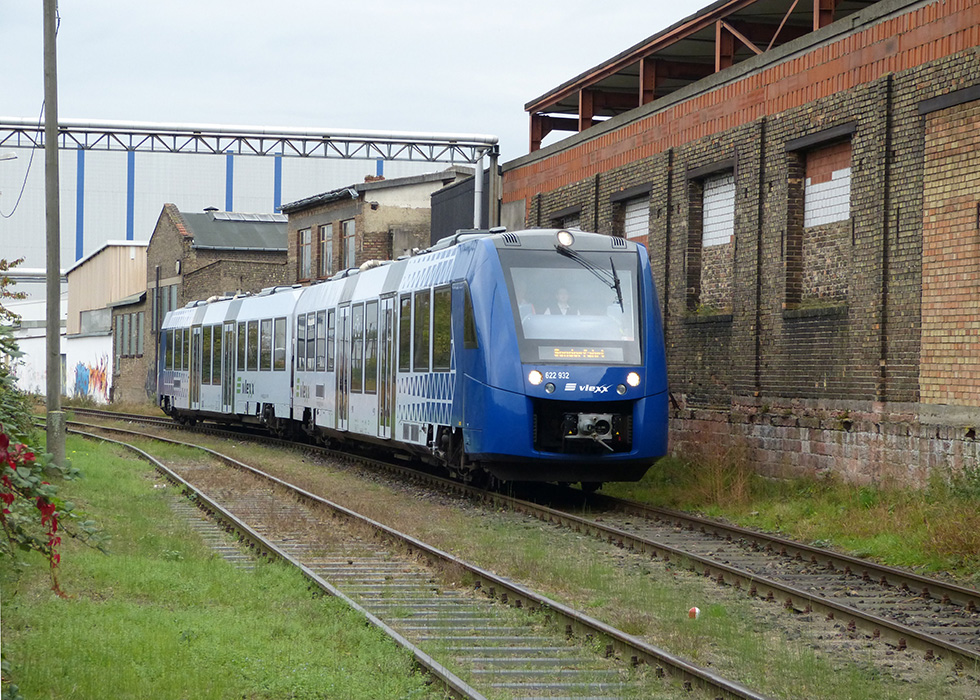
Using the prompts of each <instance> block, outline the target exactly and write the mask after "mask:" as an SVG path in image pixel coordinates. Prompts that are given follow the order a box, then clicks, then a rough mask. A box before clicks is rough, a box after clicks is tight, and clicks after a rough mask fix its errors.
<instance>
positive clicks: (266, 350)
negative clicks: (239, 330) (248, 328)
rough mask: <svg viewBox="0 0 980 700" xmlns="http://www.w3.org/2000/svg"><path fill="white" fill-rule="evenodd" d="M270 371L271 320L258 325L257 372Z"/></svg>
mask: <svg viewBox="0 0 980 700" xmlns="http://www.w3.org/2000/svg"><path fill="white" fill-rule="evenodd" d="M271 369H272V319H271V318H267V319H263V320H262V321H261V322H260V324H259V370H260V371H262V372H267V371H269V370H271Z"/></svg>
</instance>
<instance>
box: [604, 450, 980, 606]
mask: <svg viewBox="0 0 980 700" xmlns="http://www.w3.org/2000/svg"><path fill="white" fill-rule="evenodd" d="M603 493H608V494H610V495H613V496H620V497H623V498H631V499H634V500H638V501H643V502H646V503H652V504H654V505H660V506H667V507H671V508H677V509H681V510H691V511H699V512H702V513H705V514H706V515H709V516H714V517H721V518H724V519H726V520H729V521H730V522H735V523H737V524H739V525H744V526H746V527H752V528H757V529H761V530H765V531H768V532H779V533H783V534H785V535H786V536H788V537H791V538H793V539H797V540H800V541H803V542H810V543H814V544H817V545H820V546H827V547H834V548H837V549H840V550H841V551H845V552H847V553H851V554H855V555H857V556H863V557H871V558H873V559H875V560H877V561H880V562H883V563H886V564H890V565H893V566H906V567H910V568H913V569H915V570H917V571H919V572H921V573H925V574H927V575H951V576H954V577H956V578H958V579H959V580H961V581H963V582H964V583H965V584H966V585H970V586H974V587H976V586H980V468H978V469H973V470H971V469H967V470H965V471H964V472H963V473H961V474H955V475H954V474H946V475H937V476H935V477H934V478H933V480H932V481H931V482H930V483H929V484H928V486H927V487H926V488H925V489H921V490H913V489H910V488H898V487H895V486H890V485H888V484H880V485H864V486H858V485H854V484H846V483H843V482H841V481H839V480H837V479H835V478H834V477H833V476H826V477H821V478H801V479H787V480H776V479H767V478H763V477H761V476H759V475H757V474H755V473H754V472H753V471H752V469H751V467H750V466H749V464H748V461H747V459H746V458H745V454H744V449H742V448H739V447H735V448H731V449H728V450H725V451H720V452H714V453H712V452H706V453H702V454H699V455H694V456H693V457H692V458H691V459H690V461H682V460H679V459H674V458H666V459H662V460H661V461H660V462H658V463H657V464H656V465H655V466H654V467H653V468H652V469H651V470H650V471H649V472H648V473H647V475H646V476H645V477H644V478H643V480H642V481H640V482H638V483H636V484H609V485H607V486H606V487H604V488H603Z"/></svg>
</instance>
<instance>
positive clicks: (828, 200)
mask: <svg viewBox="0 0 980 700" xmlns="http://www.w3.org/2000/svg"><path fill="white" fill-rule="evenodd" d="M804 167H805V169H806V176H805V181H804V183H805V190H804V195H803V202H804V205H803V226H804V227H806V228H810V227H812V226H822V225H824V224H832V223H834V222H835V221H843V220H845V219H847V218H849V217H850V215H851V142H850V141H844V142H842V143H836V144H833V145H831V146H824V147H823V148H816V149H814V150H812V151H808V152H807V153H806V163H805V166H804Z"/></svg>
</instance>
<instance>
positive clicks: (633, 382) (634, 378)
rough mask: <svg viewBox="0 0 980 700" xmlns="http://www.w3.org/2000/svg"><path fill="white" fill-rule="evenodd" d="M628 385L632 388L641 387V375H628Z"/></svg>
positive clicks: (632, 373) (634, 373)
mask: <svg viewBox="0 0 980 700" xmlns="http://www.w3.org/2000/svg"><path fill="white" fill-rule="evenodd" d="M626 383H627V384H629V385H630V386H632V387H637V386H640V375H639V374H637V373H636V372H630V373H629V374H627V375H626Z"/></svg>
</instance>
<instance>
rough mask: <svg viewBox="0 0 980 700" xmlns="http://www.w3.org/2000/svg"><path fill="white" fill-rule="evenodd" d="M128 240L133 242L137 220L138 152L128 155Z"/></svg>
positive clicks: (130, 152)
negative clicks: (134, 223)
mask: <svg viewBox="0 0 980 700" xmlns="http://www.w3.org/2000/svg"><path fill="white" fill-rule="evenodd" d="M126 166H127V172H126V240H127V241H131V240H133V232H134V226H133V222H134V220H135V218H136V151H128V152H127V153H126Z"/></svg>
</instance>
